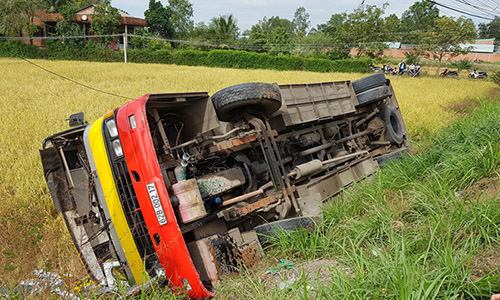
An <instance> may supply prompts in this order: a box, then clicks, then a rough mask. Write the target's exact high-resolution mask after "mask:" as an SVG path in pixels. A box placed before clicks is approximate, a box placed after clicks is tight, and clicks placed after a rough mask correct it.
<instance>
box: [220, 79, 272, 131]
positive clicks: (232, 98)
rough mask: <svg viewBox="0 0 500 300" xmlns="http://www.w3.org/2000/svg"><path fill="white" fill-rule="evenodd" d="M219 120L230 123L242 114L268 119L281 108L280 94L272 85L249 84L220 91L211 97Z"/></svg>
mask: <svg viewBox="0 0 500 300" xmlns="http://www.w3.org/2000/svg"><path fill="white" fill-rule="evenodd" d="M212 103H213V105H214V108H215V111H216V112H217V116H218V117H219V120H221V121H225V122H231V121H235V120H239V119H241V118H242V115H243V113H254V114H260V115H264V116H266V117H269V116H270V115H272V114H273V113H274V112H276V111H277V110H278V109H279V108H280V107H281V92H280V88H279V86H278V85H277V84H276V83H274V84H270V83H264V82H249V83H243V84H238V85H233V86H230V87H227V88H225V89H222V90H220V91H218V92H217V93H215V94H214V95H213V96H212Z"/></svg>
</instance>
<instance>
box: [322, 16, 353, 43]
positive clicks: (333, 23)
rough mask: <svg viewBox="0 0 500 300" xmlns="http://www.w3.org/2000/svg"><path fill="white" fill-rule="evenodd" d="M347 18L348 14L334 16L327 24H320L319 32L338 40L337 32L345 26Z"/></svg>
mask: <svg viewBox="0 0 500 300" xmlns="http://www.w3.org/2000/svg"><path fill="white" fill-rule="evenodd" d="M346 18H347V14H346V13H342V14H333V15H332V16H331V17H330V20H328V22H326V23H325V24H319V25H318V29H317V30H318V31H319V32H322V33H324V34H327V35H329V36H331V37H332V38H337V37H338V33H337V31H338V29H339V28H340V27H341V26H342V24H344V22H345V19H346Z"/></svg>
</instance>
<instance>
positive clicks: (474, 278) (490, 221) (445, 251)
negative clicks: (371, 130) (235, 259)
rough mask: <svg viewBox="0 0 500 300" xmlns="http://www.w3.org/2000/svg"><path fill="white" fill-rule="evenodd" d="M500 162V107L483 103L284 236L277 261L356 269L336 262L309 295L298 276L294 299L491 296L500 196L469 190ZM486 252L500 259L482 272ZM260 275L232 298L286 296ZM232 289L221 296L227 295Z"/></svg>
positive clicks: (496, 273) (498, 281)
mask: <svg viewBox="0 0 500 300" xmlns="http://www.w3.org/2000/svg"><path fill="white" fill-rule="evenodd" d="M499 163H500V104H499V103H497V102H485V101H483V102H482V103H481V107H480V108H479V109H477V110H476V112H475V113H474V114H473V115H471V116H469V117H467V118H464V119H462V120H459V121H457V122H455V123H454V124H453V125H451V126H450V127H448V128H447V129H445V130H444V131H442V132H441V133H440V134H439V135H437V136H436V137H435V138H434V139H433V140H432V141H430V142H429V146H428V148H427V149H426V150H423V151H420V152H419V153H417V154H415V155H412V156H406V157H404V158H403V159H401V160H398V161H393V162H391V163H389V164H388V165H386V167H385V168H384V169H383V170H382V171H380V172H378V173H376V174H375V175H373V176H372V177H371V179H369V180H366V181H364V182H361V183H359V184H358V185H356V186H355V187H354V188H352V189H349V190H347V191H345V192H344V193H343V194H342V195H341V196H339V197H337V198H335V199H333V200H332V201H331V203H330V204H329V205H328V206H327V207H326V208H325V214H324V222H323V223H322V224H319V226H318V227H317V228H316V230H315V231H314V232H312V233H310V234H308V233H307V232H306V231H304V230H303V231H298V232H295V233H292V234H290V233H281V234H280V235H281V236H280V237H279V238H278V239H276V240H274V242H273V244H274V245H273V247H272V248H271V250H270V255H271V257H286V258H288V259H293V260H296V261H302V260H312V259H316V258H335V259H336V260H338V261H340V262H341V263H342V264H343V265H345V266H348V267H349V268H350V269H351V272H350V273H346V272H345V271H344V270H343V269H342V268H341V269H335V268H333V269H332V270H331V280H330V281H329V282H328V283H327V284H323V285H321V286H319V287H317V288H315V289H314V290H312V291H307V290H304V288H303V286H304V285H306V284H311V285H313V284H314V282H308V283H303V282H302V283H301V282H299V281H298V282H296V283H295V284H294V286H293V287H292V288H291V289H292V290H291V291H288V292H291V293H292V294H293V295H294V296H295V297H297V298H298V299H383V298H389V299H416V300H417V299H489V296H490V295H491V293H492V292H498V291H500V263H499V262H500V260H499V258H500V255H499V254H500V251H498V247H500V201H499V198H498V195H497V194H493V195H490V194H488V193H487V192H486V191H484V193H472V192H471V189H472V188H473V187H474V186H475V185H476V183H477V182H478V181H479V180H481V179H482V178H485V177H486V178H488V177H490V178H497V180H496V184H497V185H498V178H499V177H500V174H499V173H498V167H499ZM493 180H495V179H493ZM488 249H490V250H491V249H496V251H495V250H493V252H491V251H490V252H488ZM486 253H490V254H489V255H492V258H493V259H495V258H496V260H495V262H496V263H495V262H494V263H493V264H490V265H481V266H480V267H481V269H482V271H483V274H482V276H478V274H475V272H476V271H475V270H476V269H477V267H478V266H475V264H477V258H478V257H482V256H485V255H488V254H486ZM491 253H492V254H491ZM259 280H260V279H259V274H256V275H254V276H249V278H247V279H243V280H242V282H243V283H242V282H241V281H237V282H236V283H234V282H229V283H228V284H229V285H231V284H233V285H234V284H240V285H241V284H248V282H255V281H257V283H256V284H254V286H257V287H258V288H255V289H253V291H252V292H248V291H246V290H245V291H243V290H239V292H238V293H234V292H233V293H230V295H233V296H234V295H237V298H239V299H245V298H250V299H255V298H254V297H252V296H251V295H252V294H253V295H256V294H257V295H259V296H262V298H265V299H280V296H281V295H280V294H273V293H276V291H271V292H267V293H266V291H264V290H262V288H261V287H260V285H261V284H260V285H259V283H258V282H259ZM227 289H228V288H227V287H225V289H224V290H223V291H222V292H223V293H222V294H223V295H220V296H219V297H221V299H230V297H226V295H224V291H226V290H227Z"/></svg>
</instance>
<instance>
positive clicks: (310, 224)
mask: <svg viewBox="0 0 500 300" xmlns="http://www.w3.org/2000/svg"><path fill="white" fill-rule="evenodd" d="M314 227H315V221H314V219H313V218H310V217H296V218H290V219H285V220H279V221H275V222H269V223H266V224H262V225H259V226H256V227H255V228H254V230H255V232H257V236H258V237H259V241H260V243H261V244H262V245H267V244H269V242H270V241H271V240H272V239H273V238H276V237H278V236H279V233H278V232H279V230H285V231H297V230H300V229H301V228H304V229H306V230H307V231H309V232H312V231H313V230H314Z"/></svg>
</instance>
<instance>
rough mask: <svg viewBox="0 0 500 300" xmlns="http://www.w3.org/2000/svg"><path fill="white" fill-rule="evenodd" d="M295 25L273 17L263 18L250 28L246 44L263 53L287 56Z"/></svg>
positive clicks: (286, 20) (290, 47)
mask: <svg viewBox="0 0 500 300" xmlns="http://www.w3.org/2000/svg"><path fill="white" fill-rule="evenodd" d="M294 31H295V25H294V23H293V22H292V21H290V20H288V19H284V18H280V17H276V16H273V17H271V18H267V17H264V18H263V19H262V20H259V22H258V23H257V24H255V25H253V26H252V29H251V30H250V32H249V35H250V38H249V39H248V43H249V44H250V45H252V46H256V47H257V49H256V50H257V51H258V50H259V49H261V50H263V51H270V52H272V53H274V54H278V53H281V54H288V53H290V50H291V49H292V48H293V47H292V37H293V36H294V35H295V34H294Z"/></svg>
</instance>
